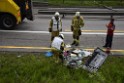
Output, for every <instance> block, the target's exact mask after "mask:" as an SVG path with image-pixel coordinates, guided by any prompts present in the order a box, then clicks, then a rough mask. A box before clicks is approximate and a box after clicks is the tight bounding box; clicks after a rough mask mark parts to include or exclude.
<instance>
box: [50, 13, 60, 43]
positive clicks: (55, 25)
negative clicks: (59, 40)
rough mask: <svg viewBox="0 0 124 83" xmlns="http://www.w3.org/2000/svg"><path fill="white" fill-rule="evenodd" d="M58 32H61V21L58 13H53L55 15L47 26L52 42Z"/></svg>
mask: <svg viewBox="0 0 124 83" xmlns="http://www.w3.org/2000/svg"><path fill="white" fill-rule="evenodd" d="M60 31H62V21H61V18H60V14H59V12H55V15H54V16H53V17H52V19H51V21H50V25H49V32H51V41H53V39H54V37H56V36H58V35H59V32H60Z"/></svg>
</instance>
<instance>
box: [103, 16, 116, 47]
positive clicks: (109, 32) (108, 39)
mask: <svg viewBox="0 0 124 83" xmlns="http://www.w3.org/2000/svg"><path fill="white" fill-rule="evenodd" d="M106 27H107V35H106V43H105V45H104V46H103V47H105V48H111V47H112V40H113V34H114V30H115V24H114V18H111V19H110V22H109V24H107V25H106Z"/></svg>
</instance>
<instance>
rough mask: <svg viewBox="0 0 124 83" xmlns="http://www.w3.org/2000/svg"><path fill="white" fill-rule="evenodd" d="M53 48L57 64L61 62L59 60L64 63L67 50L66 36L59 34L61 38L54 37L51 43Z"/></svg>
mask: <svg viewBox="0 0 124 83" xmlns="http://www.w3.org/2000/svg"><path fill="white" fill-rule="evenodd" d="M51 48H53V49H52V52H53V54H54V55H55V58H56V62H58V61H59V59H60V60H61V62H63V55H62V54H63V51H64V48H65V43H64V35H63V34H59V36H56V37H54V39H53V41H52V43H51Z"/></svg>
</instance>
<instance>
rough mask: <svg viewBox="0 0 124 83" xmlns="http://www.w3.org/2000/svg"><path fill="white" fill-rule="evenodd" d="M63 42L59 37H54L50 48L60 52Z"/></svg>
mask: <svg viewBox="0 0 124 83" xmlns="http://www.w3.org/2000/svg"><path fill="white" fill-rule="evenodd" d="M63 42H64V41H63V39H61V38H60V37H55V38H54V40H53V42H52V45H51V46H52V47H53V48H56V49H58V50H61V49H60V48H61V45H62V43H63Z"/></svg>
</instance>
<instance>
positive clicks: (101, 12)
mask: <svg viewBox="0 0 124 83" xmlns="http://www.w3.org/2000/svg"><path fill="white" fill-rule="evenodd" d="M56 11H58V12H59V13H60V14H62V15H63V18H64V17H65V15H74V14H75V12H76V11H80V12H81V15H97V16H99V15H104V16H105V15H106V16H111V17H112V16H124V10H123V11H121V10H120V11H117V10H114V11H112V10H106V9H99V10H94V9H93V10H88V9H85V8H84V9H82V8H46V9H45V8H44V9H40V10H39V11H38V14H45V15H47V14H49V15H50V14H54V13H55V12H56Z"/></svg>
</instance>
